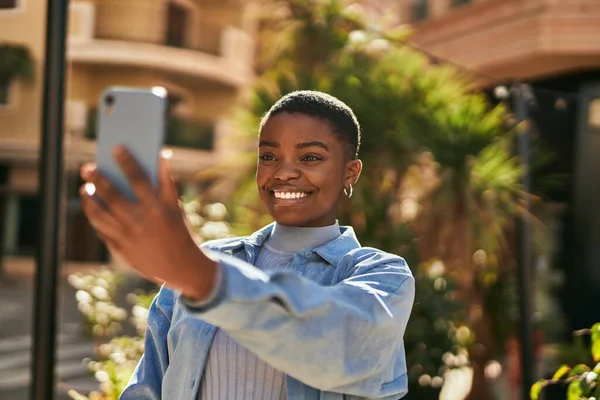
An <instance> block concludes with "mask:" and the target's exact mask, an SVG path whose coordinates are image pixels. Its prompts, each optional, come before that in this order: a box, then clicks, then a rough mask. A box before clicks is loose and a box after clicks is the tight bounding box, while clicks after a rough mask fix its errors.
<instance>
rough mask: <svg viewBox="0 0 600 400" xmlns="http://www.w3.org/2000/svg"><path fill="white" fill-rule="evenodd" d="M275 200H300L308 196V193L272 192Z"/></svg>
mask: <svg viewBox="0 0 600 400" xmlns="http://www.w3.org/2000/svg"><path fill="white" fill-rule="evenodd" d="M274 194H275V198H277V199H286V200H287V199H301V198H303V197H306V196H308V193H304V192H274Z"/></svg>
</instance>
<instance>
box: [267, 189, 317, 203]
mask: <svg viewBox="0 0 600 400" xmlns="http://www.w3.org/2000/svg"><path fill="white" fill-rule="evenodd" d="M269 193H270V194H271V198H272V199H273V203H274V204H275V205H278V206H286V205H290V206H291V205H296V204H299V203H303V202H304V201H305V200H306V198H308V197H309V196H310V195H311V192H305V191H303V190H298V189H295V190H270V191H269Z"/></svg>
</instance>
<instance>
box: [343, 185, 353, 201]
mask: <svg viewBox="0 0 600 400" xmlns="http://www.w3.org/2000/svg"><path fill="white" fill-rule="evenodd" d="M353 191H354V189H353V188H352V184H350V185H349V187H347V188H344V194H345V195H346V196H348V198H350V197H352V193H353Z"/></svg>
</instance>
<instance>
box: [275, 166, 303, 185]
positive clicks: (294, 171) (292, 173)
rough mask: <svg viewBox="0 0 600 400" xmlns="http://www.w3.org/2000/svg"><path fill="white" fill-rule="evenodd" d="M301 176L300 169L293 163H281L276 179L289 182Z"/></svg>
mask: <svg viewBox="0 0 600 400" xmlns="http://www.w3.org/2000/svg"><path fill="white" fill-rule="evenodd" d="M300 175H301V172H300V169H298V167H297V166H296V165H294V164H292V163H281V164H280V166H279V168H278V169H277V171H275V176H274V177H275V178H276V179H279V180H281V181H288V180H290V179H297V178H299V177H300Z"/></svg>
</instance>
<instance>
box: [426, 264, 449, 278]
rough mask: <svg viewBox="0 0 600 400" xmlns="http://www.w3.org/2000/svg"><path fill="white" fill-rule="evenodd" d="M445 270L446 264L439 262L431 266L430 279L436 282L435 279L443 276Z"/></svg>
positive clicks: (428, 272) (428, 273)
mask: <svg viewBox="0 0 600 400" xmlns="http://www.w3.org/2000/svg"><path fill="white" fill-rule="evenodd" d="M445 270H446V267H444V263H443V262H441V261H440V260H438V261H435V262H434V263H433V264H431V266H430V267H429V270H428V271H427V275H429V279H431V280H434V279H435V278H438V277H440V276H442V275H443V274H444V271H445Z"/></svg>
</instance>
